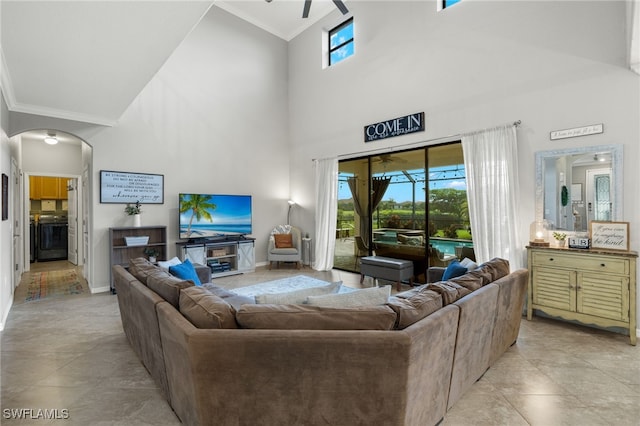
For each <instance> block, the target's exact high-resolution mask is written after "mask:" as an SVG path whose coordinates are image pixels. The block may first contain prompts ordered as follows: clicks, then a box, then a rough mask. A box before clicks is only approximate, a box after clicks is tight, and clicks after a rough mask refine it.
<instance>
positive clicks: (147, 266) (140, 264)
mask: <svg viewBox="0 0 640 426" xmlns="http://www.w3.org/2000/svg"><path fill="white" fill-rule="evenodd" d="M128 270H129V273H130V274H131V275H133V276H134V277H136V278H137V279H138V281H140V282H141V283H142V284H144V285H147V279H148V277H149V275H152V274H155V273H157V272H158V271H160V268H158V267H157V266H156V265H154V264H153V263H151V262H149V260H147V259H145V258H144V257H137V258H135V259H129V268H128Z"/></svg>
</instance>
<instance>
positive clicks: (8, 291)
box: [0, 89, 13, 330]
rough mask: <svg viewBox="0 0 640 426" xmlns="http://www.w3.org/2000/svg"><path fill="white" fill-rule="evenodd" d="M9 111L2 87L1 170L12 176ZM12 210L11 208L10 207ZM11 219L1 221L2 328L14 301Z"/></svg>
mask: <svg viewBox="0 0 640 426" xmlns="http://www.w3.org/2000/svg"><path fill="white" fill-rule="evenodd" d="M8 127H9V111H8V109H7V104H6V103H5V101H4V95H3V93H2V90H1V89H0V172H1V173H4V174H6V175H7V176H11V147H10V142H9V138H8V137H7V129H8ZM9 211H10V212H11V209H9ZM11 222H12V221H11V218H10V220H3V221H0V330H2V329H3V328H4V324H5V322H6V320H7V315H8V314H9V309H10V308H11V304H12V303H13V289H12V287H13V283H12V276H11V271H12V269H13V268H12V267H11V256H12V251H13V230H12V228H11Z"/></svg>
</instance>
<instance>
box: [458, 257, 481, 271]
mask: <svg viewBox="0 0 640 426" xmlns="http://www.w3.org/2000/svg"><path fill="white" fill-rule="evenodd" d="M460 264H461V265H462V266H464V267H465V268H467V271H473V270H475V269H477V268H478V264H477V263H476V262H474V261H473V260H471V259H469V258H468V257H465V258H464V259H462V260H461V261H460Z"/></svg>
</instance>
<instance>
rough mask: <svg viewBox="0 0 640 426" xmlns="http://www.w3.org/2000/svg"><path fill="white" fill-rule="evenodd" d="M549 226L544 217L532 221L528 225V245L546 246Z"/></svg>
mask: <svg viewBox="0 0 640 426" xmlns="http://www.w3.org/2000/svg"><path fill="white" fill-rule="evenodd" d="M550 227H551V226H550V224H549V222H548V221H547V220H545V219H541V220H535V221H533V222H532V223H531V226H530V227H529V245H532V246H542V247H548V246H549V229H550Z"/></svg>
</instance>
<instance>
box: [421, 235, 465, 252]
mask: <svg viewBox="0 0 640 426" xmlns="http://www.w3.org/2000/svg"><path fill="white" fill-rule="evenodd" d="M429 243H431V245H432V246H433V247H435V248H437V249H438V250H440V251H441V252H443V253H444V254H454V255H455V254H456V247H460V246H463V247H473V242H472V241H468V240H450V239H443V238H434V237H431V238H429Z"/></svg>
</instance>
